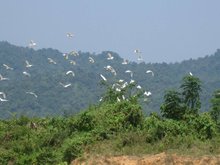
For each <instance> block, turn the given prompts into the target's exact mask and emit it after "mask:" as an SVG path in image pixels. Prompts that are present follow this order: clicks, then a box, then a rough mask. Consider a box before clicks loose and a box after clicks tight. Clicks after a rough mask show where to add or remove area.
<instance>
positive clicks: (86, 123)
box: [0, 76, 220, 164]
mask: <svg viewBox="0 0 220 165" xmlns="http://www.w3.org/2000/svg"><path fill="white" fill-rule="evenodd" d="M195 80H196V81H195ZM186 82H187V83H186ZM184 84H187V85H188V84H189V85H188V86H187V88H182V87H183V86H184ZM109 86H110V85H108V84H104V87H105V88H104V89H105V90H106V93H105V95H104V98H103V101H102V102H100V103H99V104H97V105H91V106H90V107H89V108H88V109H86V110H85V111H82V112H80V113H78V114H76V115H72V116H69V117H63V116H62V117H46V118H36V117H33V118H30V117H25V116H20V117H19V118H16V116H14V117H12V118H11V119H8V120H1V121H0V128H1V129H0V164H9V163H10V164H68V163H70V162H71V160H73V159H75V158H79V157H83V156H84V155H85V154H91V155H92V154H102V155H121V154H128V155H142V154H149V153H158V152H163V151H167V152H178V153H180V154H193V155H202V154H219V153H220V149H219V148H220V143H219V141H220V134H219V133H220V129H219V126H220V125H219V118H218V117H219V111H218V110H219V109H218V108H219V104H220V102H219V101H220V100H219V99H218V96H219V95H218V93H219V90H217V91H216V92H215V93H214V97H213V98H212V99H211V100H212V103H213V107H212V109H211V110H210V111H209V112H204V113H200V112H199V110H200V109H199V106H198V105H199V103H200V99H199V98H200V97H199V95H200V92H201V91H200V80H199V79H198V78H196V77H193V76H192V77H188V76H186V77H184V78H183V82H182V85H180V89H182V90H183V91H182V92H176V91H175V90H172V91H168V92H167V93H166V94H165V96H164V103H163V104H162V105H161V107H162V108H161V114H162V117H161V116H160V115H159V114H158V113H155V112H154V113H151V114H150V115H149V116H145V115H144V113H143V110H142V108H141V106H140V104H139V101H141V99H142V95H143V92H138V91H135V89H134V86H132V85H131V86H129V87H128V88H126V89H124V90H123V91H121V92H115V91H114V90H113V89H112V88H110V87H109ZM192 87H197V88H195V90H194V91H193V92H194V93H193V96H192V97H191V95H190V97H188V98H189V99H188V100H187V101H186V99H185V98H186V96H188V94H187V91H188V89H191V88H192ZM193 89H194V88H193ZM130 91H134V92H133V94H132V95H129V97H128V99H127V100H122V101H120V102H118V101H117V97H120V96H122V94H123V95H126V94H129V93H131V92H130ZM126 96H127V95H126ZM189 100H191V101H189ZM189 102H190V104H188V103H189ZM169 103H170V104H169ZM192 105H195V106H192ZM216 107H217V108H216ZM195 112H196V113H195Z"/></svg>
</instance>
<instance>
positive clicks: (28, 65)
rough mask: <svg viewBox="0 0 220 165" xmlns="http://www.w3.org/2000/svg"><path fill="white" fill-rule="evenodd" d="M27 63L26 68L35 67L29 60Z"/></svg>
mask: <svg viewBox="0 0 220 165" xmlns="http://www.w3.org/2000/svg"><path fill="white" fill-rule="evenodd" d="M25 63H26V68H30V67H32V66H33V65H32V64H30V63H29V62H28V60H25Z"/></svg>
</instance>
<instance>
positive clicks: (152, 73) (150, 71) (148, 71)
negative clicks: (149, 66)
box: [146, 70, 154, 76]
mask: <svg viewBox="0 0 220 165" xmlns="http://www.w3.org/2000/svg"><path fill="white" fill-rule="evenodd" d="M146 73H151V75H152V76H154V72H153V71H152V70H147V71H146Z"/></svg>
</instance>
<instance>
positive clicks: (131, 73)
mask: <svg viewBox="0 0 220 165" xmlns="http://www.w3.org/2000/svg"><path fill="white" fill-rule="evenodd" d="M125 73H130V76H131V77H133V72H132V71H131V70H126V71H125Z"/></svg>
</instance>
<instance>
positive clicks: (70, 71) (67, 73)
mask: <svg viewBox="0 0 220 165" xmlns="http://www.w3.org/2000/svg"><path fill="white" fill-rule="evenodd" d="M69 74H72V76H73V77H74V76H75V73H74V72H73V71H72V70H69V71H67V72H66V75H69Z"/></svg>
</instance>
